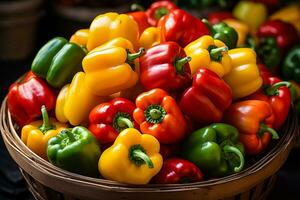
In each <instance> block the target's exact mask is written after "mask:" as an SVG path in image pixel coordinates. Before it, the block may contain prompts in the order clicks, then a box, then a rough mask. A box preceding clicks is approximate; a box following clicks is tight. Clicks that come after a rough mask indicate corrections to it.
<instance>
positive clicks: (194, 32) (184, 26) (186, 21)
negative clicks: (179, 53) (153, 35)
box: [158, 9, 209, 47]
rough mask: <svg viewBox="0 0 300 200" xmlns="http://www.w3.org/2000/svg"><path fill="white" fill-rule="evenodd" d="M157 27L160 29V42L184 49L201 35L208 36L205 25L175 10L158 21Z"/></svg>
mask: <svg viewBox="0 0 300 200" xmlns="http://www.w3.org/2000/svg"><path fill="white" fill-rule="evenodd" d="M158 27H160V29H161V41H162V42H166V41H173V42H177V43H178V44H179V45H180V46H182V47H185V46H186V45H188V44H189V43H191V42H192V41H194V40H196V39H198V38H199V37H201V36H203V35H209V30H208V28H207V27H206V26H205V24H204V23H203V22H202V21H201V20H200V19H197V18H196V17H194V16H192V15H190V14H189V13H187V12H185V11H183V10H181V9H176V10H173V11H171V12H170V13H169V14H168V15H166V16H164V17H163V18H161V19H160V20H159V23H158Z"/></svg>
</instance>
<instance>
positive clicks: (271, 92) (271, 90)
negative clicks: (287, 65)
mask: <svg viewBox="0 0 300 200" xmlns="http://www.w3.org/2000/svg"><path fill="white" fill-rule="evenodd" d="M283 86H285V87H288V88H291V87H292V84H291V83H290V82H288V81H281V82H278V83H275V84H274V85H272V86H269V87H267V88H266V89H265V93H266V95H268V96H276V95H279V91H278V89H279V88H280V87H283Z"/></svg>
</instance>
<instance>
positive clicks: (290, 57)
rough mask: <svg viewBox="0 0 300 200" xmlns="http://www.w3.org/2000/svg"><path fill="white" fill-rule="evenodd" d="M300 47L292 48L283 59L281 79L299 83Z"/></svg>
mask: <svg viewBox="0 0 300 200" xmlns="http://www.w3.org/2000/svg"><path fill="white" fill-rule="evenodd" d="M299 63H300V46H295V47H293V48H292V49H291V50H290V51H289V52H288V53H287V56H286V57H285V59H284V61H283V66H282V69H281V71H282V73H281V74H282V77H283V78H284V79H286V80H293V81H295V82H297V83H300V65H299Z"/></svg>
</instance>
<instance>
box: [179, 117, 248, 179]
mask: <svg viewBox="0 0 300 200" xmlns="http://www.w3.org/2000/svg"><path fill="white" fill-rule="evenodd" d="M238 134H239V133H238V130H237V129H236V128H235V127H233V126H231V125H228V124H223V123H215V124H211V125H210V126H207V127H204V128H201V129H199V130H197V131H195V132H193V133H192V134H191V135H190V136H189V137H188V138H187V140H186V142H185V144H184V146H183V157H184V158H185V159H187V160H189V161H191V162H193V163H194V164H196V165H197V166H198V167H199V168H200V169H201V170H203V171H204V172H205V173H206V174H207V175H209V176H212V177H222V176H226V175H229V174H232V173H237V172H240V171H241V170H242V169H243V167H244V147H243V145H242V144H241V143H239V142H238Z"/></svg>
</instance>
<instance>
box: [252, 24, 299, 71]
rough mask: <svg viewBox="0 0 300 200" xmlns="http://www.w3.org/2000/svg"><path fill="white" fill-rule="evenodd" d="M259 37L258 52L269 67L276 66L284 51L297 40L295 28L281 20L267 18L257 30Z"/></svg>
mask: <svg viewBox="0 0 300 200" xmlns="http://www.w3.org/2000/svg"><path fill="white" fill-rule="evenodd" d="M257 36H258V38H259V39H260V44H259V48H258V54H259V56H260V57H261V59H262V61H263V62H264V64H265V65H266V66H267V67H269V68H275V67H278V66H279V64H280V62H281V60H282V57H283V55H284V54H285V52H286V51H287V50H288V49H289V48H290V47H292V46H293V45H295V44H296V43H297V42H298V40H299V37H298V33H297V30H296V28H295V27H294V26H293V25H292V24H289V23H287V22H284V21H281V20H269V21H267V22H265V23H264V24H262V25H261V26H260V27H259V29H258V32H257Z"/></svg>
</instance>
